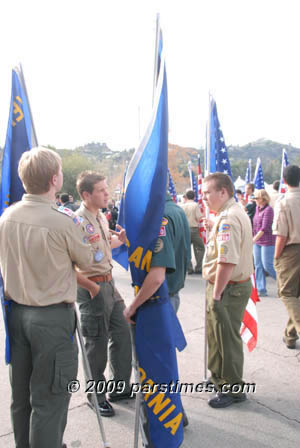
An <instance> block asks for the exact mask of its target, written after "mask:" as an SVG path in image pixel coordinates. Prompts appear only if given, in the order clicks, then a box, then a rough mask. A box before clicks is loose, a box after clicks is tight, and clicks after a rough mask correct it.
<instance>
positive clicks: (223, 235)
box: [217, 232, 230, 241]
mask: <svg viewBox="0 0 300 448" xmlns="http://www.w3.org/2000/svg"><path fill="white" fill-rule="evenodd" d="M217 240H218V241H229V240H230V233H229V232H228V233H219V234H218V236H217Z"/></svg>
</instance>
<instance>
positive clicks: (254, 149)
mask: <svg viewBox="0 0 300 448" xmlns="http://www.w3.org/2000/svg"><path fill="white" fill-rule="evenodd" d="M49 148H52V149H54V150H56V151H57V152H58V153H59V154H60V155H61V157H62V159H63V168H64V173H65V181H64V187H63V188H64V190H65V191H68V192H69V193H72V194H73V195H75V196H76V191H75V181H76V176H77V174H78V173H79V172H80V171H83V170H85V169H94V170H97V171H99V172H101V173H103V174H104V175H105V176H106V177H107V179H108V184H109V187H110V194H111V196H115V195H116V196H119V193H116V192H117V191H119V190H120V186H121V184H122V179H123V173H124V170H125V166H126V162H129V161H130V159H131V157H132V155H133V153H134V148H132V149H129V150H124V151H113V150H111V149H110V148H109V147H108V146H107V145H106V143H96V142H91V143H88V144H86V145H84V146H81V147H78V148H75V149H73V150H66V149H57V148H55V147H52V146H50V145H49ZM282 148H285V149H286V150H287V153H288V158H289V161H290V163H295V164H298V165H300V149H299V148H296V147H293V146H291V145H284V144H282V143H278V142H273V141H271V140H266V139H260V140H257V141H256V142H251V143H248V144H247V145H244V146H228V152H229V159H230V162H231V168H232V173H233V177H234V179H236V178H237V177H238V176H241V177H242V178H244V176H245V172H246V168H247V164H248V159H252V175H254V171H255V164H256V159H257V157H260V158H261V160H262V168H263V173H264V177H265V181H266V182H268V183H272V182H273V181H274V180H275V179H279V177H280V167H281V155H282ZM2 152H3V150H2V149H1V148H0V158H1V159H2ZM199 153H200V160H201V166H202V171H204V149H203V148H200V149H196V148H188V147H181V146H178V145H174V144H169V169H170V172H171V174H172V177H173V181H174V183H175V187H176V190H177V192H178V193H182V192H184V191H185V190H186V188H188V187H189V186H190V182H189V173H188V168H187V164H188V161H189V160H191V162H192V167H193V169H194V172H195V173H196V172H197V158H198V154H199Z"/></svg>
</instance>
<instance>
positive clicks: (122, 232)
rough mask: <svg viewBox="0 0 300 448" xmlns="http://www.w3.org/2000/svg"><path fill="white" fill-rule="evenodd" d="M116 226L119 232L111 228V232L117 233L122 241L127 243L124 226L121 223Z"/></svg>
mask: <svg viewBox="0 0 300 448" xmlns="http://www.w3.org/2000/svg"><path fill="white" fill-rule="evenodd" d="M116 228H117V229H118V230H119V232H115V231H114V230H110V233H111V234H112V235H116V236H117V237H118V238H119V240H120V241H121V242H122V243H126V230H125V229H123V227H121V226H119V224H116Z"/></svg>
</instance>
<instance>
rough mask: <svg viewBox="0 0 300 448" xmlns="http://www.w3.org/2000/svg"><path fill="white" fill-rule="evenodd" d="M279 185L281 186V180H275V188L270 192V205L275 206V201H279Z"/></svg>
mask: <svg viewBox="0 0 300 448" xmlns="http://www.w3.org/2000/svg"><path fill="white" fill-rule="evenodd" d="M279 186H280V180H275V181H274V182H273V190H272V192H271V193H270V206H271V207H272V208H274V206H275V202H276V201H277V199H278V197H279V194H280V193H279Z"/></svg>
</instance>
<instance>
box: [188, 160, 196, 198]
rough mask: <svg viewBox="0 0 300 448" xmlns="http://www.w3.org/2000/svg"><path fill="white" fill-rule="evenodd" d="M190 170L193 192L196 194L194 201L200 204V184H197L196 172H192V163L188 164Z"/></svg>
mask: <svg viewBox="0 0 300 448" xmlns="http://www.w3.org/2000/svg"><path fill="white" fill-rule="evenodd" d="M188 170H189V173H190V182H191V190H193V191H194V193H195V199H194V200H195V202H198V183H197V179H196V177H195V174H194V172H193V170H192V162H191V161H189V162H188Z"/></svg>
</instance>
